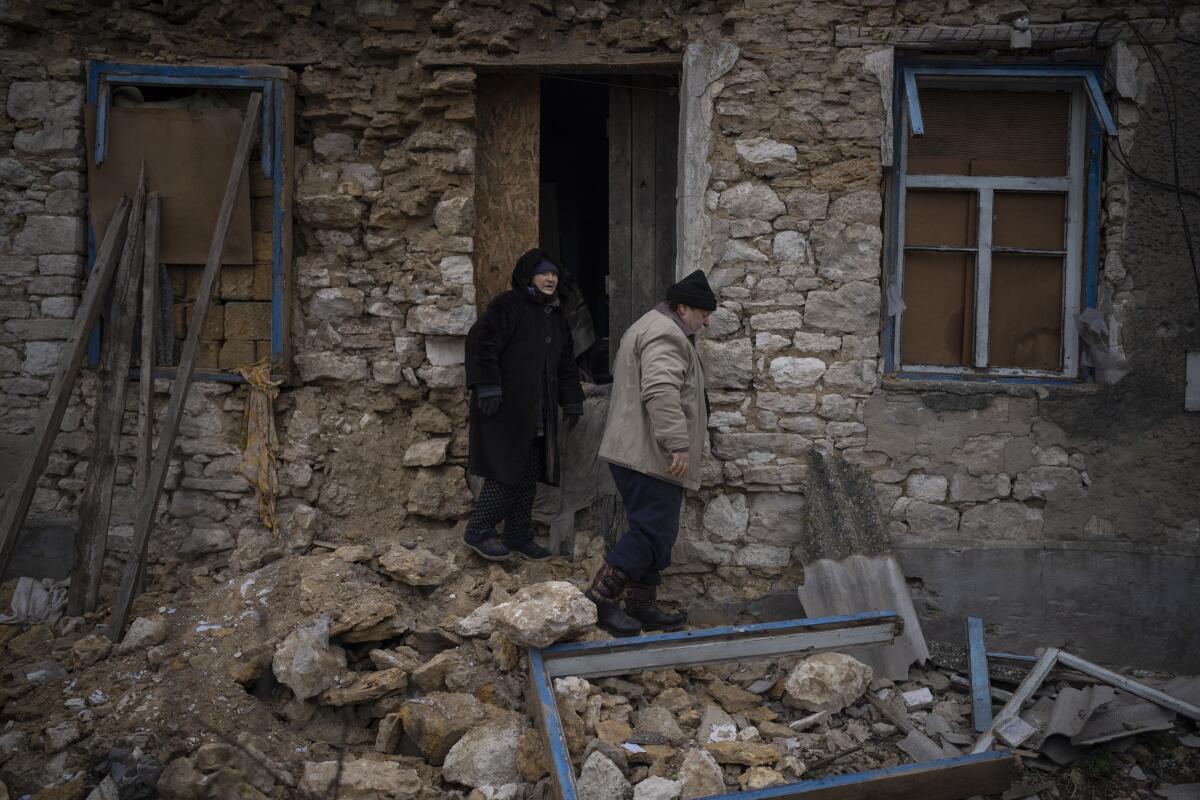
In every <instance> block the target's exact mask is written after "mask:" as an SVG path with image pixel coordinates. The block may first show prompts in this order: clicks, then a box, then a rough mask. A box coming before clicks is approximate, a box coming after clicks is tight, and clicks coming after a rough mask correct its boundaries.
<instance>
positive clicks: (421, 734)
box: [400, 692, 484, 766]
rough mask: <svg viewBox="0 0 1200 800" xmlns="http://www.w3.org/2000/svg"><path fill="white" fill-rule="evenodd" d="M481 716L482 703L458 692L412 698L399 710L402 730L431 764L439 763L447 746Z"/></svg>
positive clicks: (479, 720) (481, 717)
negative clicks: (402, 724)
mask: <svg viewBox="0 0 1200 800" xmlns="http://www.w3.org/2000/svg"><path fill="white" fill-rule="evenodd" d="M483 718H484V708H483V704H482V703H480V702H479V701H478V700H477V699H475V697H474V696H472V695H469V694H461V693H446V692H434V693H432V694H429V695H426V696H425V697H415V698H413V699H411V700H409V701H407V702H406V703H405V704H404V706H403V708H401V709H400V719H401V721H402V722H403V723H404V733H405V734H406V735H407V736H408V738H410V739H412V741H413V743H414V744H416V745H417V748H418V749H419V750H420V751H421V754H422V755H424V756H425V759H426V760H427V761H428V762H429V763H430V764H433V765H434V766H441V765H442V763H443V762H444V761H445V759H446V755H447V754H448V753H449V752H450V748H452V747H454V745H455V744H457V743H458V740H459V739H461V738H462V737H463V735H464V734H465V733H466V732H467V731H469V730H470V729H471V728H474V727H475V726H476V725H478V724H479V723H480V722H481V721H482V720H483Z"/></svg>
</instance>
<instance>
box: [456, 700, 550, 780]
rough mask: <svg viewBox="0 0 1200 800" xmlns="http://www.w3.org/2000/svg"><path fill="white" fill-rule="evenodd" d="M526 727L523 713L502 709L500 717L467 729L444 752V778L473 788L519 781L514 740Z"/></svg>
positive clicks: (519, 775) (527, 722) (527, 721)
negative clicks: (446, 751)
mask: <svg viewBox="0 0 1200 800" xmlns="http://www.w3.org/2000/svg"><path fill="white" fill-rule="evenodd" d="M528 727H529V720H528V719H526V718H525V716H524V715H522V714H516V713H513V712H505V713H504V715H503V716H501V717H500V719H498V720H496V721H494V722H490V723H488V724H486V725H482V726H480V727H478V728H475V729H474V730H471V731H468V732H467V734H466V735H465V736H463V737H462V738H461V739H459V740H458V742H457V743H456V744H455V745H454V746H453V747H451V748H450V752H449V753H447V754H446V760H445V763H444V764H443V766H442V775H443V777H444V778H445V779H446V780H448V781H451V782H453V783H461V784H463V785H464V786H470V787H472V788H476V787H480V786H503V785H504V784H506V783H519V782H520V781H521V772H520V770H518V769H517V742H518V740H519V739H520V738H521V734H522V733H524V732H525V730H526V729H527V728H528Z"/></svg>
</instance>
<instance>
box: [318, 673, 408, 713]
mask: <svg viewBox="0 0 1200 800" xmlns="http://www.w3.org/2000/svg"><path fill="white" fill-rule="evenodd" d="M407 686H408V675H407V673H405V671H404V670H402V669H400V668H399V667H392V668H391V669H385V670H380V671H378V672H367V673H363V674H362V676H361V677H359V678H358V679H356V680H355V681H354V683H352V684H350V685H349V686H345V687H337V688H333V689H329V690H327V691H325V692H324V693H323V694H322V695H321V698H320V699H321V702H322V703H324V704H325V705H329V706H349V705H359V704H361V703H369V702H371V701H372V700H378V699H379V698H381V697H386V696H388V695H391V694H397V693H399V692H403V691H404V690H405V688H406V687H407Z"/></svg>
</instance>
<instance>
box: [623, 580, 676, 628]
mask: <svg viewBox="0 0 1200 800" xmlns="http://www.w3.org/2000/svg"><path fill="white" fill-rule="evenodd" d="M657 596H658V591H657V587H654V586H647V585H645V584H641V583H631V584H629V591H628V592H626V594H625V613H626V614H628V615H629V616H631V617H633V618H634V619H636V620H637V621H638V622H640V623H642V628H643V629H645V630H648V631H673V630H678V629H679V628H682V627H683V624H684V623H685V622H687V612H686V611H682V612H680V613H678V614H669V613H667V612H666V611H663V610H662V609H661V608H659V607H658V605H657V604H656V603H655V600H656V599H657Z"/></svg>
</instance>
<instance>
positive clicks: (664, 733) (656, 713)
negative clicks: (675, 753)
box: [633, 706, 688, 744]
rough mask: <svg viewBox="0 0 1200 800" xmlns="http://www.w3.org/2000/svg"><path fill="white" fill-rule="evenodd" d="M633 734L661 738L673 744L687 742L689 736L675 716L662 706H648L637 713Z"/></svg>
mask: <svg viewBox="0 0 1200 800" xmlns="http://www.w3.org/2000/svg"><path fill="white" fill-rule="evenodd" d="M634 722H635V724H634V729H633V732H634V733H635V734H636V735H637V736H650V737H661V738H662V739H665V740H666V741H667V742H669V743H671V744H680V743H681V742H684V741H686V740H687V738H688V737H687V734H686V733H684V732H683V729H682V728H680V727H679V723H678V722H676V721H675V716H674V715H673V714H672V713H671V712H670V711H667V710H666V709H665V708H662V707H660V706H648V707H646V708H643V709H642V710H640V711H638V712H637V715H636V716H635V718H634Z"/></svg>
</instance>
